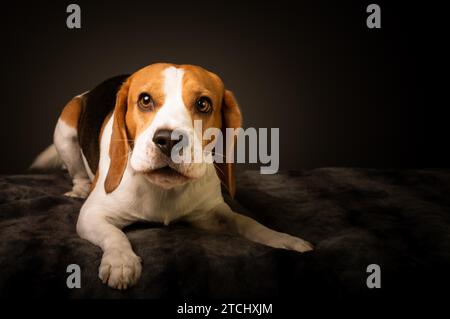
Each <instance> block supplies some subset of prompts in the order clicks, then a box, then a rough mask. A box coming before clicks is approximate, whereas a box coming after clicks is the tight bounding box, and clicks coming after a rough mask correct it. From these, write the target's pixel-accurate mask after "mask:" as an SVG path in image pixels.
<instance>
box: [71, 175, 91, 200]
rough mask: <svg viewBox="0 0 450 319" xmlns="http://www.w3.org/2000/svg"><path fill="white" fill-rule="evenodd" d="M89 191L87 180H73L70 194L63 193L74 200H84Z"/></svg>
mask: <svg viewBox="0 0 450 319" xmlns="http://www.w3.org/2000/svg"><path fill="white" fill-rule="evenodd" d="M90 189H91V182H90V181H89V180H88V179H75V180H73V187H72V190H71V191H70V192H67V193H65V194H64V195H65V196H68V197H75V198H86V197H87V196H88V195H89V191H90Z"/></svg>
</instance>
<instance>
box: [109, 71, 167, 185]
mask: <svg viewBox="0 0 450 319" xmlns="http://www.w3.org/2000/svg"><path fill="white" fill-rule="evenodd" d="M170 66H171V64H166V63H157V64H152V65H149V66H147V67H145V68H142V69H140V70H138V71H136V72H135V73H133V74H132V75H131V76H130V77H129V78H128V79H127V81H126V82H125V83H124V84H123V85H122V86H121V88H120V90H119V92H118V93H117V98H116V105H115V107H114V121H113V128H112V133H111V141H110V147H109V157H110V159H111V161H110V166H109V170H108V174H107V176H106V179H105V191H106V192H107V193H111V192H112V191H114V190H115V189H116V188H117V186H119V184H120V181H121V180H122V176H123V173H124V172H125V168H126V164H127V162H128V156H129V151H130V148H131V146H132V145H133V142H134V140H136V138H137V137H138V136H139V135H140V134H141V133H142V132H143V131H144V130H145V129H146V128H147V127H148V126H149V125H150V124H151V122H152V120H153V118H154V117H155V114H156V112H157V111H158V109H159V108H160V107H161V106H162V105H163V104H164V88H163V86H164V85H163V84H164V77H163V70H165V69H166V68H167V67H170ZM142 93H147V94H150V96H151V97H152V99H153V100H154V102H155V108H154V109H153V110H150V111H147V112H144V111H142V110H141V109H140V108H139V106H138V100H139V96H140V95H141V94H142Z"/></svg>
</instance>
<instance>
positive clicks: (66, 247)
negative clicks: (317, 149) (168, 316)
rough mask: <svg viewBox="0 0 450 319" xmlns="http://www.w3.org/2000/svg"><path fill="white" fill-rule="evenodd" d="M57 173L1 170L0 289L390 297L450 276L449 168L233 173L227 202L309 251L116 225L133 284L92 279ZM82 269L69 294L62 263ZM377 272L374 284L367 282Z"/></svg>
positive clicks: (83, 294)
mask: <svg viewBox="0 0 450 319" xmlns="http://www.w3.org/2000/svg"><path fill="white" fill-rule="evenodd" d="M70 185H71V183H70V180H69V178H68V176H66V175H65V174H63V173H60V174H49V175H15V176H1V177H0V296H2V297H21V298H24V297H41V298H50V297H51V298H54V297H57V298H161V297H182V298H185V297H190V298H193V297H211V298H241V297H294V298H300V297H305V296H308V297H312V298H326V297H330V298H347V297H352V296H353V297H354V296H359V297H361V296H365V297H367V296H368V297H380V296H382V297H395V296H397V295H398V294H400V293H401V294H403V295H405V294H411V295H413V294H416V295H417V294H421V293H429V292H430V291H432V290H433V289H435V287H436V286H437V285H445V284H447V285H448V283H450V280H449V278H450V275H449V271H448V270H449V269H450V196H449V194H450V170H431V169H429V170H376V169H353V168H323V169H313V170H299V171H285V172H282V173H280V174H277V175H260V174H259V173H258V172H256V171H244V172H241V173H240V174H239V175H238V179H237V185H238V191H237V197H236V200H235V201H230V200H229V199H227V201H228V202H229V203H230V204H231V205H232V206H233V207H234V208H235V209H236V210H238V211H240V212H242V213H244V214H247V215H250V216H252V217H254V218H255V219H257V220H258V221H260V222H262V223H263V224H265V225H267V226H269V227H271V228H273V229H275V230H279V231H283V232H287V233H289V234H292V235H297V236H299V237H302V238H305V239H306V240H309V241H311V242H313V243H314V244H315V245H316V249H315V251H313V252H309V253H306V254H299V253H296V252H291V251H286V250H281V249H273V248H269V247H265V246H262V245H259V244H256V243H252V242H250V241H248V240H246V239H244V238H241V237H239V236H237V235H234V234H210V233H208V232H205V231H201V230H198V229H193V228H191V227H189V226H188V225H184V224H174V225H170V226H168V227H164V226H161V225H157V224H137V225H133V226H131V227H128V228H127V229H126V230H125V231H126V233H127V235H128V237H129V238H130V240H131V243H132V245H133V247H134V250H135V251H136V253H137V254H138V255H139V256H141V257H142V260H143V273H142V277H141V279H140V281H139V283H138V285H136V286H135V287H132V288H131V289H129V290H127V291H115V290H112V289H110V288H108V287H107V286H105V285H103V284H102V283H101V282H100V280H99V279H98V278H97V268H98V266H99V263H100V259H101V254H102V253H101V250H100V249H99V248H98V247H95V246H94V245H92V244H90V243H89V242H87V241H85V240H83V239H80V238H79V237H78V236H77V234H76V231H75V225H76V220H77V216H78V211H79V209H80V207H81V205H82V202H83V201H82V200H80V199H73V198H68V197H65V196H63V195H62V194H63V193H64V192H66V191H67V190H69V189H70ZM69 264H78V265H79V266H80V267H81V288H79V289H76V288H75V289H69V288H67V286H66V278H67V276H68V275H69V274H68V273H67V272H66V268H67V266H68V265H69ZM369 264H378V265H380V267H381V274H382V276H381V283H382V287H381V289H369V288H368V287H367V285H366V279H367V277H368V275H369V274H368V273H367V272H366V268H367V266H368V265H369Z"/></svg>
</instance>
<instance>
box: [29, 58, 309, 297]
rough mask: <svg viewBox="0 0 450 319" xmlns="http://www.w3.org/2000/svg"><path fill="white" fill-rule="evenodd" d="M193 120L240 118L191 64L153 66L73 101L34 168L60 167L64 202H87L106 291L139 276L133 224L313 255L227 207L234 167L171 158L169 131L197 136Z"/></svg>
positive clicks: (88, 226)
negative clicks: (185, 229)
mask: <svg viewBox="0 0 450 319" xmlns="http://www.w3.org/2000/svg"><path fill="white" fill-rule="evenodd" d="M194 120H200V121H202V129H203V130H206V129H208V128H218V129H222V130H223V129H225V128H239V127H240V126H241V112H240V109H239V107H238V104H237V103H236V100H235V98H234V96H233V94H232V92H230V91H229V90H226V89H225V87H224V84H223V83H222V80H221V79H220V78H219V77H218V76H217V75H216V74H214V73H212V72H209V71H207V70H205V69H203V68H201V67H199V66H193V65H175V64H166V63H157V64H152V65H149V66H147V67H144V68H142V69H140V70H138V71H137V72H135V73H133V74H131V75H122V76H117V77H114V78H111V79H109V80H106V81H105V82H103V83H102V84H100V85H99V86H97V87H96V88H94V89H93V90H91V91H89V92H86V93H83V94H81V95H78V96H76V97H74V98H73V99H72V100H71V101H70V102H69V103H68V104H67V105H66V106H65V107H64V109H63V111H62V113H61V116H60V117H59V119H58V123H57V125H56V128H55V132H54V144H53V145H51V146H50V147H49V148H48V149H47V150H46V151H44V152H43V153H42V154H41V155H40V156H39V157H38V158H37V159H36V160H35V162H34V164H33V165H32V167H34V168H48V167H50V166H52V165H53V166H54V165H64V166H65V167H66V168H67V170H68V171H69V174H70V176H71V178H72V180H73V188H72V190H71V191H70V192H68V193H66V194H65V195H67V196H73V197H81V198H86V197H87V199H86V201H85V202H84V204H83V206H82V208H81V211H80V215H79V217H78V222H77V232H78V234H79V235H80V236H81V237H82V238H84V239H87V240H88V241H90V242H91V243H93V244H95V245H97V246H99V247H101V249H102V250H103V256H102V260H101V264H100V267H99V277H100V279H101V280H102V281H103V283H107V284H108V285H109V286H110V287H112V288H117V289H126V288H127V287H130V286H132V285H134V284H136V282H137V281H138V279H139V277H140V274H141V267H142V266H141V258H140V257H139V256H137V255H136V254H135V252H134V251H133V248H132V246H131V244H130V241H129V240H128V238H127V236H126V235H125V234H124V233H123V231H122V228H123V227H125V226H127V225H129V224H132V223H133V222H137V221H151V222H160V223H163V224H165V225H168V224H169V223H170V222H172V221H178V220H184V221H186V222H188V223H190V224H192V225H193V226H195V227H199V228H201V229H206V230H210V231H216V232H219V231H225V232H235V233H238V234H240V235H242V236H244V237H245V238H248V239H249V240H252V241H254V242H257V243H261V244H264V245H267V246H271V247H276V248H284V249H290V250H295V251H299V252H305V251H309V250H312V245H311V244H310V243H308V242H307V241H305V240H303V239H300V238H297V237H294V236H291V235H288V234H285V233H281V232H277V231H274V230H271V229H269V228H267V227H265V226H263V225H261V224H260V223H258V222H256V221H255V220H253V219H251V218H249V217H247V216H244V215H240V214H238V213H236V212H234V211H232V210H231V208H230V207H229V206H228V205H227V204H226V203H225V202H224V199H223V197H222V193H221V182H222V184H223V185H224V186H225V188H226V190H228V192H229V193H230V194H231V195H232V196H233V195H234V192H235V180H234V176H233V166H232V164H231V163H221V164H217V163H211V162H207V161H200V162H193V163H191V162H189V163H184V162H181V163H175V162H173V161H172V160H171V157H170V154H171V153H170V152H171V150H172V148H173V147H174V145H176V144H177V142H179V141H176V140H175V141H174V140H173V138H172V137H171V136H172V135H171V132H172V131H173V130H181V131H183V132H185V133H186V134H187V135H189V134H191V135H190V136H194V139H196V138H199V137H198V136H197V135H195V134H194V132H193V122H194ZM188 143H191V142H188ZM201 143H202V144H201V145H204V141H201ZM189 147H190V145H189V144H188V148H187V149H188V150H190V151H191V152H194V150H193V148H192V147H191V148H189Z"/></svg>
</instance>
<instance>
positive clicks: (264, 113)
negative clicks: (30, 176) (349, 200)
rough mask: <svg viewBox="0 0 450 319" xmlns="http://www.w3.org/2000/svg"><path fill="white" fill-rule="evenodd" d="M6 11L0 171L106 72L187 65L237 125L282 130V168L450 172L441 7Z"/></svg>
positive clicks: (18, 163) (163, 6) (45, 6)
mask: <svg viewBox="0 0 450 319" xmlns="http://www.w3.org/2000/svg"><path fill="white" fill-rule="evenodd" d="M72 2H76V3H78V4H79V5H80V6H81V12H82V28H81V29H80V30H76V29H75V30H69V29H67V27H66V23H65V21H66V17H67V13H66V12H65V10H66V6H67V5H68V4H69V3H70V2H67V1H66V2H65V1H61V2H60V3H56V2H39V3H37V2H33V3H26V2H20V3H17V4H9V5H7V4H5V3H2V9H1V15H2V19H1V39H2V50H1V53H0V54H1V63H2V77H1V79H2V83H1V88H0V89H1V97H2V99H1V109H0V112H1V119H0V121H1V123H0V124H1V126H0V129H1V139H2V140H1V143H2V144H1V145H2V156H1V157H0V158H1V162H0V173H20V172H22V171H24V169H25V168H26V167H27V166H28V165H29V164H30V162H31V161H32V159H33V158H34V157H35V156H36V154H37V153H38V152H39V151H40V150H42V149H43V148H44V147H45V146H46V145H48V144H50V143H51V136H52V132H53V128H54V124H55V121H56V119H57V116H58V114H59V112H60V110H61V108H62V106H63V105H64V104H65V103H66V102H67V101H68V99H70V98H71V97H72V96H74V95H76V94H78V93H81V92H83V91H85V90H88V89H90V88H91V87H92V86H93V85H95V84H97V83H99V82H100V81H102V80H104V79H105V78H107V77H110V76H113V75H116V74H122V73H127V72H133V71H134V70H136V69H138V68H140V67H142V66H145V65H147V64H150V63H153V62H162V61H167V62H174V63H190V64H198V65H201V66H204V67H205V68H207V69H210V70H211V71H214V72H216V73H217V74H219V75H220V76H221V77H222V78H223V79H224V81H225V83H226V85H227V86H228V87H229V88H230V89H231V90H233V91H234V92H235V94H236V96H237V98H238V100H239V102H240V104H241V107H242V109H243V113H244V118H245V126H253V127H279V128H280V138H281V141H280V147H281V154H280V165H281V167H282V168H304V167H321V166H365V167H448V166H449V163H450V161H449V159H450V158H449V156H448V155H447V154H446V147H447V139H448V136H449V134H448V133H449V128H448V125H446V124H447V122H448V121H447V118H446V117H445V108H446V104H448V103H447V102H446V100H445V99H443V98H444V97H445V93H446V85H447V84H446V82H445V81H446V80H445V77H444V78H443V77H440V76H439V75H440V74H443V75H445V74H446V72H445V69H446V66H447V65H446V62H445V63H444V61H445V60H444V59H443V58H444V57H446V52H445V51H444V48H443V46H444V44H445V42H448V40H447V37H448V36H447V37H446V36H445V35H446V32H445V31H444V29H442V27H443V26H444V24H445V21H446V20H445V19H443V17H442V16H443V15H444V14H445V10H444V8H442V7H440V6H439V5H437V4H429V3H428V2H426V3H422V4H421V5H420V6H419V5H414V4H410V3H409V2H403V3H399V2H397V4H393V3H392V2H393V1H391V2H390V3H385V2H382V1H374V2H376V3H378V4H379V5H380V6H381V10H382V28H381V29H380V30H369V29H368V28H367V27H366V24H365V20H366V17H367V13H366V12H365V9H366V7H367V5H368V4H369V3H370V2H367V1H359V2H354V1H322V0H320V1H297V3H296V4H294V3H291V2H286V1H276V2H274V1H270V2H267V3H266V2H264V1H245V2H244V1H238V2H234V1H207V2H199V1H185V2H184V3H176V2H173V1H120V2H113V1H72Z"/></svg>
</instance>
